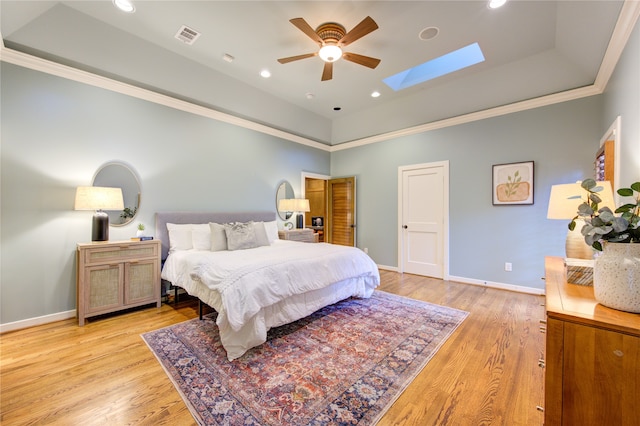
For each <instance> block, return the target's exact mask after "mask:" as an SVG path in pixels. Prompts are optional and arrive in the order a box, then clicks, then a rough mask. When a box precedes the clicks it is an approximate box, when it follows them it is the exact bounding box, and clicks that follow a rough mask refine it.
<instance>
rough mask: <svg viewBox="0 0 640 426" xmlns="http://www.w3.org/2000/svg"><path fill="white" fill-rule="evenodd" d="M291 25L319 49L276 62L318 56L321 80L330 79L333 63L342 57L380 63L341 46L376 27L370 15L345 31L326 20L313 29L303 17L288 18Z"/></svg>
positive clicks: (354, 60) (366, 62) (361, 61)
mask: <svg viewBox="0 0 640 426" xmlns="http://www.w3.org/2000/svg"><path fill="white" fill-rule="evenodd" d="M289 22H291V23H292V24H293V25H295V26H296V27H298V29H299V30H300V31H302V32H303V33H305V34H306V35H307V36H309V38H311V40H313V41H315V42H316V43H318V45H319V46H320V50H318V51H317V52H314V53H306V54H304V55H297V56H290V57H288V58H280V59H278V62H280V63H281V64H286V63H289V62H293V61H298V60H300V59H306V58H312V57H314V56H320V58H321V59H322V60H323V61H324V69H323V71H322V81H327V80H331V78H332V77H333V63H334V62H335V61H337V60H338V59H340V58H343V59H345V60H347V61H350V62H355V63H356V64H360V65H364V66H365V67H369V68H372V69H373V68H375V67H377V66H378V64H379V63H380V59H376V58H372V57H370V56H363V55H358V54H357V53H349V52H343V51H342V48H343V47H345V46H348V45H349V44H351V43H353V42H354V41H356V40H358V39H360V38H362V37H364V36H366V35H367V34H369V33H370V32H372V31H375V30H377V29H378V24H376V22H375V21H374V20H373V19H371V17H370V16H367V17H366V18H364V19H363V20H362V21H361V22H360V23H359V24H358V25H356V26H355V27H354V28H353V29H352V30H351V31H349V32H346V30H345V28H344V27H343V26H342V25H340V24H337V23H335V22H326V23H324V24H321V25H320V26H319V27H318V28H316V29H315V30H314V29H313V28H311V26H310V25H309V24H308V23H307V21H305V20H304V19H303V18H293V19H290V20H289Z"/></svg>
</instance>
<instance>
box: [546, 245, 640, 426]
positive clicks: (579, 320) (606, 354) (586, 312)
mask: <svg viewBox="0 0 640 426" xmlns="http://www.w3.org/2000/svg"><path fill="white" fill-rule="evenodd" d="M545 276H546V312H547V319H546V322H547V326H546V333H547V335H546V354H545V357H544V358H543V359H541V360H540V366H541V367H544V368H545V404H544V405H545V406H544V417H545V426H554V425H580V426H588V425H598V426H601V425H620V426H624V425H639V424H640V400H639V399H638V398H639V395H640V314H631V313H627V312H622V311H617V310H615V309H611V308H607V307H604V306H602V305H600V304H598V303H597V302H596V301H595V299H594V297H593V287H591V286H581V285H576V284H568V283H567V282H566V274H565V269H564V259H562V258H560V257H547V258H546V259H545Z"/></svg>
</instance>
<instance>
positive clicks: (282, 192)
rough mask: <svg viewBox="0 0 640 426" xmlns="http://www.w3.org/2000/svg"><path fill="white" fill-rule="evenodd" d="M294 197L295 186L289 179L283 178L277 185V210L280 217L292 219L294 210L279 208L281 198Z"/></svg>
mask: <svg viewBox="0 0 640 426" xmlns="http://www.w3.org/2000/svg"><path fill="white" fill-rule="evenodd" d="M294 197H295V193H294V192H293V186H291V184H290V183H289V181H288V180H281V181H280V182H278V186H276V212H277V213H278V217H279V218H280V219H282V220H289V219H291V216H293V212H281V211H280V210H279V209H278V204H280V200H282V199H286V198H294Z"/></svg>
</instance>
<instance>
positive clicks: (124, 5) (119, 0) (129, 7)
mask: <svg viewBox="0 0 640 426" xmlns="http://www.w3.org/2000/svg"><path fill="white" fill-rule="evenodd" d="M113 4H114V5H115V6H116V7H117V8H118V9H120V10H121V11H123V12H127V13H133V12H135V11H136V8H135V6H134V5H133V3H131V2H130V1H129V0H113Z"/></svg>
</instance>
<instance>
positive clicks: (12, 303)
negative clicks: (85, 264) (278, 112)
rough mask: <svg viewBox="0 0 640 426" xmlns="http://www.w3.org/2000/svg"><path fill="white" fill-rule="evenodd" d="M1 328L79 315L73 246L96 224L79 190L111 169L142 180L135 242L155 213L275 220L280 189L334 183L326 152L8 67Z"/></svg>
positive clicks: (119, 234)
mask: <svg viewBox="0 0 640 426" xmlns="http://www.w3.org/2000/svg"><path fill="white" fill-rule="evenodd" d="M1 67H2V68H1V69H0V70H1V78H2V87H1V89H2V92H1V94H2V98H1V102H2V103H1V108H2V110H1V111H2V123H1V124H2V129H1V136H2V146H1V166H2V167H1V178H2V181H1V184H2V194H1V195H2V200H1V201H2V204H1V214H2V216H1V217H2V223H1V232H2V234H1V254H2V258H1V268H2V269H1V272H0V278H1V282H0V298H1V301H0V303H1V305H0V307H1V315H0V321H1V323H2V324H6V323H9V322H13V321H18V320H23V319H28V318H35V317H39V316H44V315H49V314H55V313H59V312H65V311H69V310H73V309H75V305H76V301H75V246H76V243H78V242H87V241H89V240H90V239H91V216H92V213H91V212H82V211H74V210H73V202H74V196H75V188H76V187H77V186H79V185H89V184H91V181H92V178H93V175H94V173H95V172H96V170H97V169H98V168H99V167H100V166H101V165H103V164H104V163H106V162H108V161H112V160H121V161H124V162H126V163H128V164H130V165H131V166H133V168H135V170H136V172H137V173H138V175H139V177H140V179H141V185H142V203H141V207H140V211H139V215H138V217H136V219H135V221H134V223H132V224H130V225H128V226H125V227H121V228H113V227H112V228H111V231H110V239H111V240H117V239H129V238H130V237H131V236H133V235H134V234H135V226H136V225H137V223H139V222H142V223H144V224H145V225H147V228H148V229H153V227H154V216H153V214H154V213H155V212H156V211H160V210H217V211H233V210H253V209H258V210H274V211H275V191H276V185H277V184H278V182H279V181H280V180H281V179H288V180H289V181H290V182H291V183H292V185H293V187H294V189H295V192H296V194H298V195H299V194H300V189H301V188H300V176H301V172H302V171H307V172H313V173H318V174H325V175H326V174H328V173H329V154H328V152H325V151H322V150H318V149H314V148H310V147H306V146H303V145H300V144H296V143H293V142H289V141H285V140H282V139H279V138H276V137H272V136H268V135H264V134H261V133H257V132H254V131H251V130H247V129H243V128H239V127H236V126H232V125H230V124H225V123H222V122H218V121H215V120H211V119H207V118H203V117H200V116H196V115H192V114H188V113H184V112H181V111H177V110H174V109H171V108H168V107H164V106H160V105H156V104H152V103H149V102H146V101H142V100H139V99H135V98H131V97H128V96H125V95H121V94H118V93H114V92H110V91H107V90H103V89H99V88H95V87H91V86H87V85H84V84H79V83H76V82H73V81H69V80H66V79H62V78H58V77H54V76H50V75H47V74H43V73H40V72H36V71H32V70H28V69H24V68H21V67H17V66H14V65H11V64H7V63H2V65H1Z"/></svg>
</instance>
